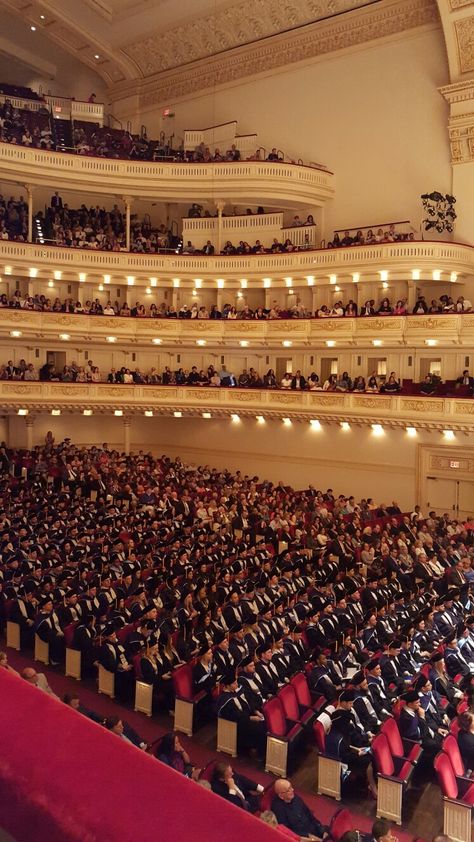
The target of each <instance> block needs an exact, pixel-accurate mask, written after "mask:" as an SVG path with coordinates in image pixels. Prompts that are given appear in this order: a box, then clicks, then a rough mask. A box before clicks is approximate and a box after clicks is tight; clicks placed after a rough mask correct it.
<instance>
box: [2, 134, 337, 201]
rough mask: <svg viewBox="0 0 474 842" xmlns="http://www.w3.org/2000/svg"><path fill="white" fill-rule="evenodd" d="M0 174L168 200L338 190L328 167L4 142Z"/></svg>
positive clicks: (314, 197)
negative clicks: (119, 156)
mask: <svg viewBox="0 0 474 842" xmlns="http://www.w3.org/2000/svg"><path fill="white" fill-rule="evenodd" d="M0 178H1V179H6V180H10V181H19V180H20V181H22V182H24V183H25V182H26V183H28V184H30V185H32V186H34V185H40V186H43V187H47V188H48V189H52V187H54V189H58V190H65V189H70V190H79V191H81V190H82V191H86V192H92V193H95V194H100V195H104V196H105V195H120V196H124V195H125V196H132V197H133V196H137V197H140V198H141V199H161V200H163V201H168V202H190V201H196V202H199V201H211V202H217V201H228V200H229V198H232V200H233V201H234V202H236V203H238V204H240V203H242V202H248V203H249V204H257V205H261V204H273V205H277V206H278V205H280V206H286V207H298V206H301V205H305V206H306V205H307V206H310V207H315V206H320V205H323V204H325V202H326V201H327V200H328V199H330V198H332V196H333V194H334V176H333V174H332V173H330V172H328V171H326V170H320V169H317V168H315V167H305V166H300V165H298V164H286V163H282V162H273V161H261V162H259V161H241V162H236V163H229V162H221V163H212V164H204V163H202V164H198V163H191V164H187V163H175V162H174V163H152V162H140V161H123V160H114V159H110V158H92V157H87V156H84V155H71V154H67V153H65V152H50V151H47V150H41V149H33V148H30V147H26V146H17V145H15V144H8V143H0Z"/></svg>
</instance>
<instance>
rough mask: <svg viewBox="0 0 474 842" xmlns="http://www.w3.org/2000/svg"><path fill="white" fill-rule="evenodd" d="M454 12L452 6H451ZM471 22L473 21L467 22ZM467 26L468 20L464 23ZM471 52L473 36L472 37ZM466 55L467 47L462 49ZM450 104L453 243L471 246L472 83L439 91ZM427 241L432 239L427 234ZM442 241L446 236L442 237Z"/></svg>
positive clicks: (473, 185)
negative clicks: (453, 215) (454, 203)
mask: <svg viewBox="0 0 474 842" xmlns="http://www.w3.org/2000/svg"><path fill="white" fill-rule="evenodd" d="M457 5H459V4H457ZM452 6H453V8H454V4H452ZM469 20H472V18H469ZM466 23H467V19H466ZM470 47H471V51H472V36H471V44H470ZM465 50H466V54H467V50H468V47H467V45H466V47H465ZM439 90H440V92H441V93H442V95H443V96H444V98H445V100H446V102H448V103H449V107H450V114H449V126H448V131H449V142H450V146H451V163H452V172H453V177H452V194H453V196H454V197H455V199H456V205H455V211H456V213H457V219H456V221H455V222H454V233H453V235H452V237H453V239H454V240H455V241H456V242H459V243H470V244H472V242H473V233H472V232H473V230H474V202H473V201H472V196H473V191H474V141H473V138H474V79H465V80H462V81H459V82H454V83H453V84H452V85H446V86H445V87H444V88H439ZM425 236H426V239H430V237H431V238H432V239H434V237H433V235H430V232H427V233H426V235H425ZM441 237H442V239H443V240H446V239H449V238H450V235H449V234H444V233H443V234H442V235H441Z"/></svg>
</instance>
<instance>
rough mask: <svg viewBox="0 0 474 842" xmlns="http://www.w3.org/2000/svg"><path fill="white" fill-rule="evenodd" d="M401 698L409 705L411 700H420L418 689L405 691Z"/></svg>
mask: <svg viewBox="0 0 474 842" xmlns="http://www.w3.org/2000/svg"><path fill="white" fill-rule="evenodd" d="M400 698H401V699H403V701H404V702H406V703H407V705H409V704H410V703H411V702H418V701H419V699H420V697H419V695H418V691H417V690H408V691H407V692H406V693H403V694H402V695H401V696H400Z"/></svg>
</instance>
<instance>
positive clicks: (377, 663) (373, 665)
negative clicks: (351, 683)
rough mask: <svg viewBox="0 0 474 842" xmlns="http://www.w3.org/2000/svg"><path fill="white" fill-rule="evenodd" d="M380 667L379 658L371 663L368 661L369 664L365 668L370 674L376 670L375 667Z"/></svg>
mask: <svg viewBox="0 0 474 842" xmlns="http://www.w3.org/2000/svg"><path fill="white" fill-rule="evenodd" d="M378 666H379V659H378V658H371V659H370V661H367V663H366V665H365V668H366V669H367V670H368V672H372V670H374V669H375V667H378Z"/></svg>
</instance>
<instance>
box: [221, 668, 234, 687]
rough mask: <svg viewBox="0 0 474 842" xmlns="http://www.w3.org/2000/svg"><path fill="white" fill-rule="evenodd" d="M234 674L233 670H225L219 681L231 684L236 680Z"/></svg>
mask: <svg viewBox="0 0 474 842" xmlns="http://www.w3.org/2000/svg"><path fill="white" fill-rule="evenodd" d="M236 680H237V678H236V674H235V669H234V670H227V671H226V672H225V673H224V675H223V676H222V679H221V683H222V684H225V685H227V686H228V685H229V684H233V683H234V681H236Z"/></svg>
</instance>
